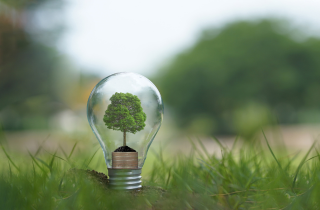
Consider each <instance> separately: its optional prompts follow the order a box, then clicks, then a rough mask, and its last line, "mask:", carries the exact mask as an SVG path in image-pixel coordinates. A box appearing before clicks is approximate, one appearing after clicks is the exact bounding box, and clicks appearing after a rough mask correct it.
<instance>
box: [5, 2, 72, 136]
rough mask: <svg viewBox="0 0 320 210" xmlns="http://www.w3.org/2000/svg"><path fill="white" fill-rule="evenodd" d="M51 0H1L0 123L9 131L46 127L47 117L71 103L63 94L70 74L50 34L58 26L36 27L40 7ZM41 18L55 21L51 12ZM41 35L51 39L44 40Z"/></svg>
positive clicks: (57, 30) (57, 29) (58, 3)
mask: <svg viewBox="0 0 320 210" xmlns="http://www.w3.org/2000/svg"><path fill="white" fill-rule="evenodd" d="M49 2H52V1H50V0H46V1H44V0H43V1H41V0H38V1H34V0H32V1H31V0H24V1H21V0H19V1H18V0H10V1H6V0H0V97H1V100H0V123H1V124H2V127H3V128H4V129H5V130H17V129H46V128H48V123H49V117H50V116H51V115H52V114H53V113H56V112H57V111H59V110H62V109H63V108H65V107H66V106H67V103H66V100H64V98H63V97H64V96H63V95H61V94H62V93H63V94H66V92H68V91H67V90H68V88H67V85H68V82H69V81H66V80H67V79H69V78H70V74H72V73H70V68H69V69H68V67H67V65H66V62H65V59H64V58H63V56H62V55H60V54H59V53H58V52H57V51H56V49H55V48H54V47H53V44H52V43H53V42H54V40H53V36H52V35H51V34H52V33H53V32H57V33H56V34H59V28H54V27H53V28H51V31H45V30H41V29H39V28H38V29H37V30H38V31H37V30H35V28H36V27H37V25H36V23H35V20H36V19H35V17H36V15H38V12H39V8H41V7H45V6H46V5H48V4H49ZM54 3H55V4H57V5H60V6H61V4H62V2H61V1H54ZM41 18H46V21H47V23H48V24H50V23H51V22H50V18H51V17H50V15H47V16H45V17H41ZM32 33H37V37H36V36H35V34H32ZM35 37H36V38H35ZM41 37H44V38H47V39H46V40H47V41H46V42H40V41H39V40H45V39H41ZM48 37H49V38H48ZM64 88H65V90H64V91H62V89H64ZM69 96H70V95H69ZM66 98H67V97H66Z"/></svg>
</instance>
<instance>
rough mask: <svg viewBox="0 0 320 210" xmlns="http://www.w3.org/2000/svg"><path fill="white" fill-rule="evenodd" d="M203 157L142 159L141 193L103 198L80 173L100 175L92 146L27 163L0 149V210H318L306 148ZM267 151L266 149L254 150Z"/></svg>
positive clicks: (253, 147) (250, 149) (201, 150)
mask: <svg viewBox="0 0 320 210" xmlns="http://www.w3.org/2000/svg"><path fill="white" fill-rule="evenodd" d="M216 141H217V143H218V144H219V145H220V149H221V154H219V155H217V154H210V153H209V152H208V151H207V150H206V148H205V147H204V146H203V144H202V143H201V141H200V140H196V141H195V145H199V146H194V147H193V149H192V150H191V152H190V153H189V154H188V155H182V154H181V155H176V156H175V157H174V158H172V157H171V156H170V157H168V156H167V155H166V154H165V152H163V151H162V149H161V148H160V149H159V150H158V151H156V152H152V153H151V155H149V156H148V159H147V160H148V161H147V163H146V170H144V172H143V186H144V187H143V188H142V190H141V191H138V192H132V191H129V192H121V191H120V192H119V191H114V190H110V189H109V188H108V186H107V184H106V183H104V182H101V181H99V180H98V179H96V178H95V177H93V176H90V175H88V173H86V171H84V170H79V169H89V170H96V171H99V172H103V173H106V172H107V168H106V166H105V164H104V160H103V159H101V158H97V156H101V154H100V153H101V151H100V150H101V149H100V148H99V147H98V146H95V147H93V148H92V149H90V150H83V151H82V152H81V153H79V152H77V153H76V152H74V151H75V149H76V148H77V144H76V143H74V146H73V147H72V149H71V150H69V151H64V149H62V148H59V149H58V150H57V151H55V152H52V153H51V152H47V151H43V149H42V148H41V146H40V147H39V149H38V150H37V151H36V152H30V153H28V154H27V155H26V154H21V153H15V152H14V151H11V150H10V148H7V145H6V144H5V143H3V144H2V145H1V150H0V157H1V160H0V164H1V167H0V169H1V172H0V209H5V210H7V209H17V210H20V209H33V210H34V209H39V210H43V209H46V210H47V209H83V210H85V209H320V199H319V198H320V182H319V181H320V167H319V166H320V165H319V160H320V156H319V153H318V149H317V146H316V145H315V144H314V145H313V146H312V147H311V148H310V150H309V151H308V152H306V153H304V154H301V153H294V154H291V153H290V151H287V150H286V149H285V148H282V149H281V150H276V151H273V148H272V147H271V146H270V145H269V144H268V141H267V139H265V140H264V142H260V141H255V142H253V141H251V142H239V141H235V143H234V146H233V147H232V148H231V149H227V148H225V147H224V146H223V145H222V144H220V142H219V141H218V140H216ZM262 143H263V144H266V143H267V146H266V147H264V146H262Z"/></svg>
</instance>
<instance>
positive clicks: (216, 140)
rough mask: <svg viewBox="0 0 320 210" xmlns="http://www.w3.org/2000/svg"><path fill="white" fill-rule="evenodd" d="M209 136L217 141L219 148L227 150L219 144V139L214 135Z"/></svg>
mask: <svg viewBox="0 0 320 210" xmlns="http://www.w3.org/2000/svg"><path fill="white" fill-rule="evenodd" d="M211 138H212V139H213V140H214V141H215V142H217V143H218V144H219V146H220V148H221V149H222V150H224V151H226V150H227V149H226V148H225V147H224V146H223V145H222V144H221V142H220V141H219V139H217V138H216V137H215V136H211Z"/></svg>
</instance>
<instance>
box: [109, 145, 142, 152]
mask: <svg viewBox="0 0 320 210" xmlns="http://www.w3.org/2000/svg"><path fill="white" fill-rule="evenodd" d="M114 152H137V151H135V150H134V149H132V148H131V147H128V146H121V147H119V148H118V149H116V150H115V151H114Z"/></svg>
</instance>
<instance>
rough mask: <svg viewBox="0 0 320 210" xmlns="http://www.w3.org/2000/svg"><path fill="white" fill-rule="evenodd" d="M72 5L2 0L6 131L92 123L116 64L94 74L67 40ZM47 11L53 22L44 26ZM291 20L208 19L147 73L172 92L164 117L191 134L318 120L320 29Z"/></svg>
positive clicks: (0, 64) (0, 74)
mask: <svg viewBox="0 0 320 210" xmlns="http://www.w3.org/2000/svg"><path fill="white" fill-rule="evenodd" d="M65 4H66V2H64V1H52V0H32V1H31V0H30V1H28V0H24V1H18V0H10V1H6V0H1V1H0V97H1V98H0V123H1V127H2V130H3V131H5V132H6V133H15V132H21V131H30V132H33V133H36V132H40V133H41V132H42V133H49V134H50V133H54V132H64V133H72V134H74V133H79V132H80V133H81V132H90V129H89V125H88V123H87V121H86V101H87V98H88V96H89V94H90V92H91V90H92V88H93V87H94V86H95V84H96V83H97V82H98V81H99V80H100V79H102V78H103V77H105V76H108V75H109V72H110V71H109V70H108V71H105V73H104V74H97V73H96V72H95V71H92V73H90V72H91V70H90V67H81V66H80V67H79V65H78V64H77V63H76V62H75V61H74V60H73V59H71V58H70V56H68V55H67V54H65V53H63V52H61V50H59V49H58V48H59V47H57V44H56V43H57V42H58V41H59V39H60V38H61V36H62V35H63V34H64V33H65V31H67V30H68V27H67V26H66V25H65V24H64V20H63V15H61V17H60V19H59V18H58V19H57V16H59V15H60V14H63V11H64V7H65ZM39 14H45V15H42V16H41V15H40V16H39ZM39 17H40V19H41V21H44V22H45V23H46V24H44V25H45V27H43V26H42V27H38V26H37V24H39ZM41 21H40V22H41ZM93 22H94V21H93ZM40 25H41V24H40ZM292 25H293V24H291V22H290V20H288V19H277V18H274V17H270V18H263V19H261V18H260V19H257V18H252V19H247V20H241V19H239V20H237V19H234V20H233V21H229V23H227V24H222V25H221V26H212V27H210V26H209V27H205V29H203V30H202V32H201V35H200V36H198V38H197V40H196V41H195V42H194V43H192V44H190V46H189V47H185V48H184V49H183V50H178V52H177V53H175V55H172V56H168V58H167V59H165V58H163V62H162V63H161V65H158V66H155V67H154V68H153V69H150V72H151V71H152V72H153V73H152V74H147V76H148V75H150V76H148V77H149V78H150V79H151V81H153V82H154V83H155V85H156V86H157V87H158V88H159V90H160V92H161V94H162V96H163V100H164V104H165V110H166V113H165V124H167V125H173V126H174V128H175V129H174V130H175V131H179V132H181V133H182V134H183V135H192V134H196V135H206V136H210V135H237V134H240V135H242V136H244V137H248V138H251V137H252V136H253V134H254V133H255V132H256V131H257V130H259V129H260V128H261V127H265V126H268V125H293V124H318V123H319V122H320V109H319V108H320V107H319V106H320V98H319V92H320V83H319V79H320V59H319V58H320V38H319V37H318V36H315V35H310V34H309V33H307V32H305V31H304V28H297V27H294V26H292ZM101 27H103V25H101ZM159 37H161V36H160V35H159ZM90 41H91V40H88V42H90ZM60 47H61V46H60ZM121 47H122V48H123V49H124V50H125V46H121ZM123 62H125V59H124V61H123ZM168 127H169V126H168ZM164 129H166V127H165V128H164ZM90 135H91V134H90ZM91 138H94V137H93V135H92V136H91Z"/></svg>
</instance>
